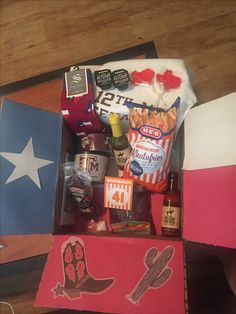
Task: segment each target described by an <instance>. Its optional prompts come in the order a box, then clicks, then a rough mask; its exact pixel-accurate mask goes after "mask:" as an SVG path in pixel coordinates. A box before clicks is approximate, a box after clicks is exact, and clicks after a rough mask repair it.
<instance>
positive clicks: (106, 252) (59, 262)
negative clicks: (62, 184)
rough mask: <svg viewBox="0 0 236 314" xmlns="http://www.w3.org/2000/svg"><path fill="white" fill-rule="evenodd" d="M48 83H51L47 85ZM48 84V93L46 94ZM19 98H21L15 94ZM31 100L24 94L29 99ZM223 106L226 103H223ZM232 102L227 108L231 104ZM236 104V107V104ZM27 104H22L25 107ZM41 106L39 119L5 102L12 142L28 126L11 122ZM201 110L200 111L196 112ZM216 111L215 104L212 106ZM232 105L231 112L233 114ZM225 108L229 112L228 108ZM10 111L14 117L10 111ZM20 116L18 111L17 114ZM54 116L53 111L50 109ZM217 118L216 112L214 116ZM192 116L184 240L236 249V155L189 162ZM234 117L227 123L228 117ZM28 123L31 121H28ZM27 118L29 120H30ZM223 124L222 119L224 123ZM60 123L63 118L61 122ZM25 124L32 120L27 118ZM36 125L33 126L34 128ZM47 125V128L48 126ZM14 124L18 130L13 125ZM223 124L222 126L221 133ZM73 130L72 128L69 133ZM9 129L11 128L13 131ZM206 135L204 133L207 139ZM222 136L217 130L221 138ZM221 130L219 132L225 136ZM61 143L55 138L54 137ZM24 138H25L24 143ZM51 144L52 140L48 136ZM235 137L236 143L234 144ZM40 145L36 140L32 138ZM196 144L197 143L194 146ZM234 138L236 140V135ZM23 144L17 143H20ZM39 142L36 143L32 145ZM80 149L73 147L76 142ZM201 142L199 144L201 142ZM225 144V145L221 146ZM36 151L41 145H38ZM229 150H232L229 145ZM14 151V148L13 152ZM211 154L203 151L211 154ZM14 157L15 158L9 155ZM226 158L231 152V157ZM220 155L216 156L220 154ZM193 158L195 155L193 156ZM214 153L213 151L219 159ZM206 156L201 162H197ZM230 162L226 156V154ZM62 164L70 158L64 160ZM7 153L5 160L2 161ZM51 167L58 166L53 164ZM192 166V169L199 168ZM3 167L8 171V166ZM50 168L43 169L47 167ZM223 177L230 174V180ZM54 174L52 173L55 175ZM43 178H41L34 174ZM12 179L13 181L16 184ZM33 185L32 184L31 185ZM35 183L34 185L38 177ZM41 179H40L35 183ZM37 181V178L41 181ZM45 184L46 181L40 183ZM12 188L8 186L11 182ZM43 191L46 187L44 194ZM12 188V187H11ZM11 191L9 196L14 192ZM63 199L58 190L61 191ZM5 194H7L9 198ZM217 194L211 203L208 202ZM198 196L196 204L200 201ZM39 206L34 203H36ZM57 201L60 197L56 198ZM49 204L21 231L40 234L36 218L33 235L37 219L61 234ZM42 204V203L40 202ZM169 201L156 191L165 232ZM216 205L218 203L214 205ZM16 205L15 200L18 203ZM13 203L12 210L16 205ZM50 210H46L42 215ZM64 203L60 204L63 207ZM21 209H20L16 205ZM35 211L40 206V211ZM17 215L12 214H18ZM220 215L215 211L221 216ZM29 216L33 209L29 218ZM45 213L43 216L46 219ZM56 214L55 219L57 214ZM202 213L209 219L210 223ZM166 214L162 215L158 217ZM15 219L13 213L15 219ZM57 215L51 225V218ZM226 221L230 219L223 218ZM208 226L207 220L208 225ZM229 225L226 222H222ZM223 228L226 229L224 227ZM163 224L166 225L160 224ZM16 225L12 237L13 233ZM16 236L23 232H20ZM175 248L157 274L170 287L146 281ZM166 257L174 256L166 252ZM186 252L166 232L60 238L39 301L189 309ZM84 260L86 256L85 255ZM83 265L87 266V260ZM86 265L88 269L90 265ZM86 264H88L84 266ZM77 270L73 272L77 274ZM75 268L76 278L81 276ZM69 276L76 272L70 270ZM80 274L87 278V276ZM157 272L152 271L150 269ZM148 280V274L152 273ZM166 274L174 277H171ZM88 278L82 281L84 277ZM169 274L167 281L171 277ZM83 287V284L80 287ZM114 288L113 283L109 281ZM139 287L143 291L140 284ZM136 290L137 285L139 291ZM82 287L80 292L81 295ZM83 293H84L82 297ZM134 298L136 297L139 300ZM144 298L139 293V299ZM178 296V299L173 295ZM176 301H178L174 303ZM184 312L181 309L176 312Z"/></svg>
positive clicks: (119, 308)
mask: <svg viewBox="0 0 236 314" xmlns="http://www.w3.org/2000/svg"><path fill="white" fill-rule="evenodd" d="M42 88H43V86H42ZM42 88H41V92H42ZM32 92H33V89H30V90H29V93H32ZM15 99H16V98H15ZM22 100H23V99H22ZM225 100H226V104H227V103H230V104H231V107H232V103H233V102H234V100H235V93H234V94H232V95H229V96H227V99H222V100H221V102H223V103H224V104H225ZM5 106H6V107H8V109H12V110H10V112H11V115H10V116H8V117H7V115H8V114H9V113H7V112H8V110H7V111H5ZM211 107H212V108H211V109H213V107H214V103H212V104H211ZM219 107H220V105H219ZM226 107H227V106H226ZM231 107H230V114H229V115H225V114H224V115H222V114H220V117H221V122H220V123H222V124H223V125H224V128H225V130H226V134H225V135H224V136H223V138H222V139H221V144H222V143H224V139H225V138H226V137H228V136H229V135H230V134H232V131H233V130H234V129H229V128H228V126H230V127H232V123H228V118H229V117H233V116H235V115H234V113H235V112H234V111H232V110H235V109H234V108H233V107H232V108H231ZM234 107H235V106H234ZM19 108H21V109H19ZM199 108H201V109H200V110H201V117H200V118H199V117H198V118H197V120H196V121H198V123H199V125H198V127H199V132H200V130H201V131H202V132H206V130H207V129H208V127H207V128H206V129H205V128H204V130H203V124H202V120H201V122H199V119H202V118H203V117H204V115H205V113H204V111H205V108H204V105H203V106H201V107H199ZM13 109H14V110H15V109H17V110H18V109H19V110H20V111H21V110H23V112H24V114H22V113H20V114H19V112H20V111H15V114H13V113H14V110H13ZM32 110H33V111H34V110H35V114H36V116H37V117H38V116H39V111H38V110H36V109H32V108H30V107H25V106H22V105H18V104H16V103H12V102H8V101H7V102H5V103H4V104H3V110H2V136H3V138H4V133H5V132H7V134H8V142H9V140H10V141H11V139H14V137H15V134H16V133H17V134H22V130H20V128H14V130H13V131H12V132H10V127H11V126H13V125H14V127H15V125H16V124H15V122H14V121H15V120H16V119H18V118H19V117H20V116H22V117H25V116H27V114H28V113H27V112H28V111H30V112H32ZM194 110H196V109H195V108H194V109H192V112H193V115H194ZM206 110H207V111H208V108H207V109H206ZM227 110H228V109H226V111H227ZM224 113H225V112H224ZM6 114H7V115H6ZM12 114H13V115H12ZM47 114H48V113H47ZM210 115H211V113H210ZM6 117H7V123H6V124H5V126H6V125H8V126H9V127H6V128H5V126H4V123H5V122H4V121H6ZM211 117H212V115H211ZM51 118H52V119H55V121H57V122H56V124H57V128H58V130H57V132H56V133H57V134H58V137H57V139H58V141H59V142H60V129H61V122H60V121H61V118H60V117H59V116H58V115H55V116H51ZM189 119H190V120H188V117H187V119H186V128H185V140H186V138H187V139H188V144H186V145H185V156H187V157H185V161H184V170H183V206H184V212H183V219H184V224H183V238H184V239H186V240H190V241H196V242H202V243H209V244H214V245H221V246H226V247H233V248H235V242H236V241H235V233H233V232H232V231H233V219H231V217H234V212H233V208H234V206H233V204H234V203H233V195H234V194H233V191H234V186H235V185H234V182H235V163H236V162H235V159H234V157H233V159H230V160H229V161H228V162H227V164H223V165H222V164H221V163H218V164H213V165H214V168H211V169H209V168H208V167H209V164H208V165H207V166H204V167H205V168H206V169H202V168H201V167H202V166H197V167H198V168H196V166H195V165H194V166H192V165H191V166H189V163H188V162H189V160H191V161H192V160H193V159H194V158H193V156H194V154H193V155H191V154H190V155H188V152H189V151H188V149H189V148H190V147H191V145H192V143H194V141H195V138H194V139H193V138H190V139H189V138H188V137H186V135H189V128H190V127H191V128H193V121H194V119H195V117H193V116H192V117H191V118H189ZM224 120H225V121H226V122H225V123H223V121H224ZM22 121H23V120H22ZM25 121H27V120H25ZM216 121H217V124H218V120H216ZM58 122H59V123H58ZM214 123H215V122H214V121H211V125H214ZM21 125H22V127H25V124H24V123H21ZM34 126H35V125H32V130H33V127H34ZM50 126H51V124H50V123H49V124H48V126H47V127H48V129H50ZM47 127H46V128H47ZM44 128H45V127H41V128H40V129H42V130H43V129H44ZM12 129H13V128H12ZM217 131H218V128H217V129H216V132H217ZM66 132H68V130H66V131H65V133H66ZM65 133H64V135H63V139H62V143H63V141H64V140H65V139H66V138H67V139H68V134H67V135H65ZM5 134H6V133H5ZM205 134H206V133H204V136H205ZM214 134H215V133H213V136H214ZM217 134H218V133H217ZM204 136H202V135H201V136H200V137H199V138H200V139H201V141H202V140H203V139H204ZM69 139H70V141H68V142H67V143H68V144H67V145H69V146H70V145H71V144H73V136H72V135H71V136H69ZM52 141H54V139H53V140H52ZM16 142H17V141H16ZM43 142H44V141H43ZM229 142H230V141H229ZM28 143H30V142H29V141H26V140H25V141H24V144H23V142H22V143H21V145H20V143H18V148H17V150H15V153H17V154H20V153H22V152H23V151H24V150H23V149H24V148H25V147H26V146H27V144H28ZM32 143H34V138H33V140H32ZM189 143H190V144H191V145H190V144H189ZM209 143H211V144H212V138H211V137H210V138H208V140H207V145H209ZM231 143H233V141H232V140H231ZM16 144H17V143H16ZM32 145H33V147H34V144H32ZM72 146H73V145H72ZM65 147H66V145H64V144H63V145H62V148H63V150H64V151H63V154H62V155H63V156H65V153H66V151H65ZM197 147H198V148H199V147H200V146H199V144H198V146H197ZM220 147H222V146H220ZM34 148H35V147H34ZM47 148H48V149H49V150H50V149H51V146H50V145H47ZM59 148H60V145H59V143H58V147H57V149H56V150H55V152H56V153H55V155H54V157H55V158H54V166H58V165H59ZM2 151H3V152H5V153H6V151H7V148H5V147H4V146H3V147H2ZM224 151H225V148H224ZM8 152H9V150H8ZM204 152H205V151H204V150H203V153H204ZM234 152H235V151H233V152H231V151H227V156H232V153H233V156H235V155H234ZM5 156H6V157H7V155H5ZM34 156H35V157H36V158H39V159H43V160H47V161H49V160H50V161H53V158H52V157H51V159H50V158H49V157H48V156H47V155H43V154H41V153H39V152H38V151H36V149H35V150H34ZM224 156H226V155H224ZM213 157H214V156H213ZM186 158H188V159H186ZM211 158H212V156H211ZM211 158H208V161H209V163H211V162H212V160H214V158H213V159H211ZM197 160H199V159H197ZM221 160H222V159H221ZM61 161H62V160H61ZM2 162H3V161H2V158H1V163H2ZM5 165H6V161H4V165H3V164H2V165H1V167H4V168H5V171H8V174H7V173H6V172H5V175H4V176H3V178H2V180H3V181H2V182H3V184H5V181H6V180H7V176H8V175H9V173H10V171H11V170H13V168H12V166H10V165H8V166H7V167H8V169H7V168H6V167H5ZM45 167H50V164H48V165H46V164H45ZM191 167H192V168H191ZM2 169H3V168H2ZM42 169H43V168H42ZM56 173H57V171H55V176H54V177H53V180H52V181H50V182H51V185H52V187H53V184H55V183H56V181H57V180H56V178H57V177H56ZM222 176H223V178H222ZM51 177H52V175H51ZM33 178H34V179H35V180H36V177H35V176H34V177H33ZM23 179H24V180H26V181H25V182H28V183H29V181H28V180H31V181H32V178H31V179H30V178H29V175H27V176H26V177H24V178H23ZM44 179H45V180H46V181H47V180H50V176H49V178H46V177H45V178H44ZM16 180H19V178H18V179H17V178H15V181H16ZM9 183H10V182H9ZM28 183H27V184H28ZM31 183H32V182H31ZM35 183H36V184H35ZM34 184H35V185H36V186H37V181H35V182H34ZM38 184H39V183H38ZM209 185H210V186H212V187H213V188H212V190H211V192H209ZM9 186H10V185H8V187H9ZM40 186H41V187H42V190H43V191H44V192H45V191H46V189H45V190H44V187H45V186H44V185H43V183H42V185H41V184H40ZM55 190H56V185H54V191H55ZM219 191H221V192H222V191H223V194H224V197H223V198H222V194H220V193H219ZM41 192H42V191H41ZM61 192H62V190H60V189H57V201H56V202H57V204H58V205H61V201H62V199H61ZM3 193H4V191H3ZM9 193H10V194H11V195H14V191H13V190H10V192H9ZM10 194H9V195H10ZM53 195H54V196H55V193H54V194H53ZM3 196H4V195H3ZM207 199H209V200H210V202H208V203H207V202H206V200H207ZM22 200H23V201H25V202H26V203H25V205H27V201H28V200H29V198H27V195H26V196H25V197H24V198H22ZM193 200H194V203H193V202H192V201H193ZM30 203H31V204H32V200H31V201H30ZM51 204H52V202H51ZM51 204H49V207H46V206H44V205H43V207H42V206H39V207H37V206H35V207H36V210H35V211H34V210H33V211H32V212H31V217H30V219H29V223H28V224H25V220H23V221H22V226H20V227H22V228H21V230H19V233H22V232H23V233H32V224H31V225H30V221H31V222H32V221H35V223H36V225H34V227H33V232H34V233H38V229H37V227H36V226H37V224H39V226H40V228H41V227H42V226H43V228H44V229H43V230H42V229H41V231H39V232H46V233H50V232H53V228H52V224H53V223H54V231H55V232H56V233H57V232H59V230H58V229H57V228H58V226H59V220H58V219H59V218H58V217H60V215H58V212H57V211H56V213H57V214H56V216H55V218H56V219H53V207H52V206H51ZM19 205H20V208H22V206H23V208H24V204H19ZM36 205H41V204H36ZM161 205H162V196H160V195H158V194H156V195H153V196H152V211H153V213H154V220H155V222H156V228H157V230H160V226H159V225H158V221H160V219H159V217H160V216H159V217H158V211H160V209H161ZM212 205H213V206H212ZM14 206H15V205H14V204H13V207H14ZM223 206H224V208H226V209H227V211H228V210H229V211H228V213H229V215H224V214H223V215H221V214H222V207H223ZM13 207H12V208H13ZM40 208H41V210H43V211H42V212H40ZM59 208H60V206H59V207H57V210H58V209H59ZM16 209H17V208H16ZM34 209H35V208H34ZM45 212H46V213H47V215H48V216H47V218H46V216H44V214H45ZM35 213H40V215H38V216H36V215H35ZM11 214H12V213H11ZM213 214H214V215H213ZM25 217H27V213H26V214H25V216H24V219H25ZM37 217H41V222H40V221H39V220H38V218H37ZM49 217H50V218H49ZM202 217H205V218H204V220H203V219H202ZM156 218H158V219H156ZM10 219H11V217H10V216H9V221H10ZM46 219H47V226H46V228H45V223H46ZM48 219H49V223H48ZM222 220H223V221H225V224H222V223H221V222H222ZM204 221H205V222H207V223H205V224H204V223H203V222H204ZM220 223H221V224H220ZM219 225H220V228H219ZM212 226H216V228H212ZM25 227H29V229H28V230H24V228H25ZM14 228H15V226H12V230H13V231H16V230H15V229H14ZM158 228H159V229H158ZM12 230H11V232H10V233H9V234H12ZM15 233H16V232H15ZM76 241H77V242H78V243H79V244H80V245H79V246H80V247H82V249H81V248H80V250H82V251H83V256H84V259H83V260H82V262H84V264H83V265H84V266H83V269H84V271H83V272H82V270H81V269H80V268H79V266H78V269H77V271H78V274H77V275H76V276H77V277H76V279H75V280H74V284H75V285H74V286H73V287H71V286H67V283H66V277H65V271H66V270H65V269H66V266H68V265H70V264H72V266H70V267H68V269H70V268H71V267H72V268H73V266H74V267H75V269H76V266H77V264H76V257H75V256H74V257H73V261H72V262H71V263H69V262H68V263H67V264H64V259H63V258H64V255H63V254H64V253H65V249H66V247H67V245H69V243H71V248H72V251H73V250H75V246H76ZM166 250H167V252H168V250H169V251H170V252H169V260H168V261H167V262H165V263H164V266H162V267H163V268H162V270H161V271H160V269H159V273H158V271H157V277H158V278H159V279H161V278H162V275H163V272H164V271H166V273H165V274H166V276H167V277H168V274H169V277H168V279H167V280H164V282H163V284H162V282H161V280H159V281H158V280H157V281H156V280H155V278H151V281H150V282H149V286H148V285H146V282H145V284H143V283H142V279H143V278H144V277H145V276H146V274H147V273H148V271H150V270H151V269H152V267H153V266H154V265H155V264H156V263H157V265H158V261H160V260H161V257H162V256H163V253H165V252H166ZM165 254H166V253H165ZM183 256H184V249H183V241H182V240H176V241H174V240H172V239H164V238H162V237H153V238H152V237H150V238H141V237H122V236H118V237H114V236H96V237H95V236H86V235H73V236H72V235H56V236H55V240H54V244H53V247H52V250H51V253H50V255H49V258H48V264H47V266H46V268H45V272H44V275H43V278H42V282H41V284H40V289H39V292H38V295H37V299H36V304H37V305H40V306H43V305H44V306H52V307H62V308H73V309H87V310H96V311H105V312H110V313H111V312H114V313H116V312H130V313H143V312H146V311H147V309H148V313H152V312H153V313H156V307H158V309H160V312H162V313H164V312H165V313H173V312H175V313H184V311H185V307H184V259H183ZM78 261H81V259H79V260H78ZM80 265H81V263H80ZM85 266H86V268H84V267H85ZM81 267H82V266H81ZM72 273H73V272H72ZM72 273H71V276H73V275H72ZM82 273H83V274H85V275H86V277H85V279H84V281H86V282H87V281H88V282H91V281H93V282H94V283H95V282H96V283H98V285H99V283H101V284H104V286H103V290H102V289H101V290H99V289H98V290H97V289H96V290H93V288H91V286H90V287H89V288H88V287H87V286H86V285H85V286H86V288H84V287H83V284H80V283H78V278H79V277H78V276H82V275H81V274H82ZM67 274H69V271H68V272H67ZM79 274H80V275H79ZM149 274H150V273H149ZM147 277H148V275H147ZM167 277H166V278H167ZM83 278H84V277H83ZM83 278H82V279H83ZM166 278H165V276H164V279H166ZM149 279H150V278H149ZM76 284H77V285H78V286H77V287H75V286H76ZM106 285H107V286H106ZM140 285H141V287H144V286H145V287H146V289H145V292H144V293H143V294H141V295H140V296H139V298H138V297H137V294H140V293H141V292H143V290H142V289H143V288H142V289H141V292H139V293H138V292H136V290H137V291H139V290H138V286H140ZM136 288H137V289H136ZM135 289H136V290H135ZM69 290H78V291H69ZM74 292H75V294H74ZM76 293H77V294H76ZM130 295H134V297H132V298H131V296H130ZM135 296H136V297H135ZM170 296H171V297H170ZM170 298H171V302H169V300H170ZM177 309H178V311H179V312H176V311H177Z"/></svg>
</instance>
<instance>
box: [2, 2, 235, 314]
mask: <svg viewBox="0 0 236 314" xmlns="http://www.w3.org/2000/svg"><path fill="white" fill-rule="evenodd" d="M0 14H1V16H0V27H1V28H0V47H1V58H0V85H6V84H8V83H11V82H16V81H19V80H22V79H25V78H29V77H32V76H35V75H38V74H41V73H45V72H49V71H52V70H56V69H59V68H62V67H65V66H68V65H70V64H73V63H77V64H78V63H79V62H81V61H84V60H88V59H92V58H96V57H99V56H102V55H104V54H108V53H112V52H115V51H117V50H121V49H125V48H128V47H131V46H134V45H137V44H141V43H144V42H147V41H151V40H153V41H154V42H155V45H156V48H157V51H158V55H159V57H160V58H182V59H183V60H184V61H185V64H186V66H187V68H188V70H189V73H190V77H191V80H192V84H193V87H194V90H195V92H196V94H197V97H198V101H199V103H202V102H205V101H208V100H211V99H213V98H217V97H220V96H223V95H226V94H228V93H230V92H233V91H235V90H236V0H0ZM41 271H42V269H40V272H41ZM40 275H41V273H40ZM32 278H34V277H32ZM38 278H40V277H39V276H38V270H36V279H35V280H36V281H37V283H38V280H39V279H38ZM19 280H20V281H21V280H22V279H21V278H20V279H19ZM26 288H27V287H26ZM36 289H37V287H36V284H35V286H34V288H33V290H31V289H28V288H27V289H26V290H25V291H26V292H22V295H21V294H19V293H17V292H16V293H15V294H14V295H8V297H6V298H5V299H4V300H5V301H7V302H10V303H11V304H13V305H14V309H15V310H16V309H17V311H15V313H16V314H17V313H45V312H46V311H47V310H43V309H33V307H32V303H33V300H34V296H35V293H36ZM0 312H1V313H10V311H9V309H7V307H6V306H4V305H0ZM191 313H193V311H192V312H191V311H190V314H191ZM196 313H197V312H196ZM208 313H210V312H208ZM228 313H230V312H228Z"/></svg>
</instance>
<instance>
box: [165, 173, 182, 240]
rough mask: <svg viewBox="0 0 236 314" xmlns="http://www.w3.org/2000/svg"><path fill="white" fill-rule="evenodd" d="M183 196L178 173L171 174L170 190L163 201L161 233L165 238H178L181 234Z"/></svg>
mask: <svg viewBox="0 0 236 314" xmlns="http://www.w3.org/2000/svg"><path fill="white" fill-rule="evenodd" d="M180 217H181V195H180V191H179V190H178V173H176V172H170V174H169V184H168V189H167V192H166V194H165V197H164V200H163V208H162V223H161V231H162V235H163V236H172V237H178V236H180V234H181V232H180V230H181V226H180V224H181V221H180Z"/></svg>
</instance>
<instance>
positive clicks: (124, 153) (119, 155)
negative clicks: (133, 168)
mask: <svg viewBox="0 0 236 314" xmlns="http://www.w3.org/2000/svg"><path fill="white" fill-rule="evenodd" d="M113 152H114V155H115V158H116V163H117V166H118V167H119V168H124V166H125V163H126V161H127V159H128V157H129V155H130V153H131V148H130V147H127V148H126V149H123V150H115V149H114V150H113Z"/></svg>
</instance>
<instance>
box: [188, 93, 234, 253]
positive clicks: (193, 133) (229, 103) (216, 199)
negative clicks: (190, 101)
mask: <svg viewBox="0 0 236 314" xmlns="http://www.w3.org/2000/svg"><path fill="white" fill-rule="evenodd" d="M235 134H236V93H232V94H229V95H227V96H225V97H222V98H219V99H216V100H213V101H210V102H209V103H206V104H204V105H201V106H199V107H196V108H193V109H192V110H190V112H189V114H188V116H187V118H186V120H185V160H184V165H183V204H184V228H183V237H184V239H186V240H191V241H195V242H201V243H207V244H213V245H219V246H225V247H231V248H236V233H235V226H236V224H235V218H236V211H235V182H236V146H235Z"/></svg>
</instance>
